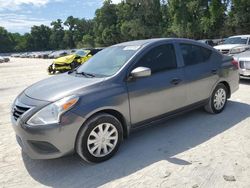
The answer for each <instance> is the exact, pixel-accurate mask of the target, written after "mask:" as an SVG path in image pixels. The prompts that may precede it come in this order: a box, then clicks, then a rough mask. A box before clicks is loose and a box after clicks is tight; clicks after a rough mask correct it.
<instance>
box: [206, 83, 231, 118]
mask: <svg viewBox="0 0 250 188" xmlns="http://www.w3.org/2000/svg"><path fill="white" fill-rule="evenodd" d="M216 98H217V99H216ZM227 99H228V90H227V88H226V86H225V85H224V84H222V83H219V84H218V85H217V86H216V88H215V89H214V91H213V93H212V96H211V97H210V99H209V102H208V104H207V105H206V106H205V110H206V111H207V112H209V113H211V114H219V113H221V112H222V111H223V110H224V108H225V107H226V104H227Z"/></svg>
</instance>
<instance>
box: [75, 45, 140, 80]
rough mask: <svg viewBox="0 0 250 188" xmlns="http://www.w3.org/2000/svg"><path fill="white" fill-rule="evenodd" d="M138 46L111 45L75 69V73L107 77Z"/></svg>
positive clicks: (124, 61)
mask: <svg viewBox="0 0 250 188" xmlns="http://www.w3.org/2000/svg"><path fill="white" fill-rule="evenodd" d="M139 48H140V46H111V47H109V48H105V49H104V50H102V51H100V52H98V53H97V54H96V55H94V56H93V57H92V58H90V59H89V60H88V61H87V62H85V63H84V64H83V65H81V66H80V67H79V68H78V69H77V73H88V74H92V75H95V76H103V77H108V76H112V75H114V74H115V73H116V72H118V71H119V70H120V68H121V67H122V66H123V65H124V64H125V63H126V62H127V61H128V60H129V59H130V58H131V57H132V56H133V55H134V54H135V52H136V51H137V50H138V49H139Z"/></svg>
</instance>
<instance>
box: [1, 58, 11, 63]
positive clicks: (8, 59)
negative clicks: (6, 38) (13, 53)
mask: <svg viewBox="0 0 250 188" xmlns="http://www.w3.org/2000/svg"><path fill="white" fill-rule="evenodd" d="M9 61H10V58H8V57H2V56H0V63H4V62H9Z"/></svg>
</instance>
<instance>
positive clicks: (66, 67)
mask: <svg viewBox="0 0 250 188" xmlns="http://www.w3.org/2000/svg"><path fill="white" fill-rule="evenodd" d="M101 50H102V49H84V50H78V51H76V52H75V53H74V54H71V55H67V56H63V57H59V58H57V59H55V60H54V61H53V63H52V64H51V65H50V66H49V67H48V72H49V74H55V73H56V72H60V73H62V72H67V71H70V70H73V69H75V68H76V67H78V66H80V65H81V64H83V63H85V62H86V61H87V60H88V59H89V58H91V57H92V56H93V55H95V54H96V53H97V52H99V51H101Z"/></svg>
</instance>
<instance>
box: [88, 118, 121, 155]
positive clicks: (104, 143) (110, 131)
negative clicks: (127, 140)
mask: <svg viewBox="0 0 250 188" xmlns="http://www.w3.org/2000/svg"><path fill="white" fill-rule="evenodd" d="M117 141H118V131H117V129H116V127H115V126H114V125H113V124H111V123H102V124H99V125H97V126H96V127H95V128H94V129H93V130H92V131H91V132H90V134H89V136H88V140H87V147H88V151H89V153H90V154H91V155H93V156H95V157H104V156H106V155H108V154H109V153H111V152H112V151H113V149H114V148H115V146H116V144H117Z"/></svg>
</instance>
